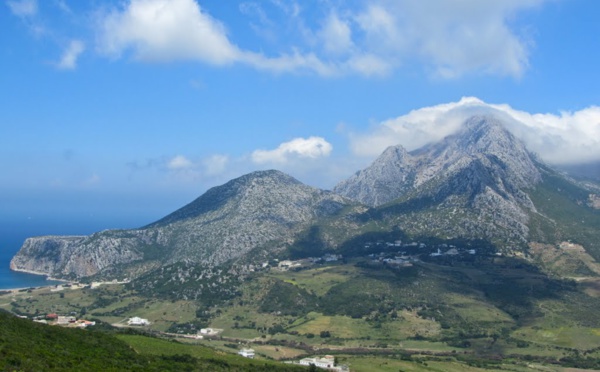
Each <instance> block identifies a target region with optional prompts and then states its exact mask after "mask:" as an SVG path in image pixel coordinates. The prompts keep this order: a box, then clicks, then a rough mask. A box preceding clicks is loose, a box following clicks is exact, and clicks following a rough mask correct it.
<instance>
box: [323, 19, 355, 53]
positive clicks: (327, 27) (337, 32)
mask: <svg viewBox="0 0 600 372" xmlns="http://www.w3.org/2000/svg"><path fill="white" fill-rule="evenodd" d="M320 37H321V40H322V42H323V44H324V45H323V47H324V48H325V51H327V52H328V53H332V54H345V53H348V52H351V51H352V49H353V48H354V43H353V42H352V30H351V29H350V25H349V24H348V23H347V22H346V21H344V20H341V19H340V18H339V17H338V15H337V14H336V13H331V14H330V15H329V17H328V18H327V19H326V20H325V24H324V25H323V28H322V30H321V32H320Z"/></svg>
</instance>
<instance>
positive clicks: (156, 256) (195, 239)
mask: <svg viewBox="0 0 600 372" xmlns="http://www.w3.org/2000/svg"><path fill="white" fill-rule="evenodd" d="M348 204H349V202H348V201H347V200H346V199H344V198H343V197H341V196H338V195H335V194H333V193H331V192H327V191H322V190H318V189H315V188H312V187H310V186H306V185H304V184H302V183H300V182H299V181H297V180H296V179H294V178H292V177H290V176H288V175H286V174H284V173H281V172H279V171H260V172H254V173H251V174H248V175H245V176H242V177H240V178H237V179H234V180H232V181H229V182H227V183H226V184H224V185H222V186H218V187H214V188H212V189H210V190H208V191H207V192H206V193H205V194H204V195H202V196H200V197H199V198H198V199H196V200H195V201H193V202H191V203H190V204H188V205H186V206H184V207H183V208H181V209H179V210H177V211H175V212H174V213H172V214H170V215H168V216H166V217H165V218H163V219H161V220H159V221H157V222H155V223H153V224H150V225H148V226H146V227H144V228H141V229H137V230H123V231H104V232H100V233H96V234H93V235H90V236H87V237H56V236H52V237H37V238H30V239H28V240H27V241H26V242H25V244H24V245H23V247H22V248H21V250H20V251H19V252H18V253H17V255H16V256H15V257H14V258H13V260H12V261H11V268H12V269H14V270H29V271H35V272H39V273H44V274H49V275H52V276H56V277H78V278H80V277H86V276H91V275H95V274H98V273H103V274H105V275H107V276H111V277H123V275H124V274H127V275H128V276H138V275H140V274H142V273H143V272H146V271H148V270H150V269H153V268H157V267H160V266H162V265H167V264H172V263H175V262H180V261H186V262H196V263H201V264H204V265H208V266H215V265H219V264H221V263H223V262H226V261H228V260H231V259H234V258H237V257H240V256H242V255H244V254H245V253H247V252H249V251H250V250H252V249H256V248H260V247H264V246H267V245H268V246H269V247H270V250H273V249H275V250H276V249H278V247H279V246H283V245H285V244H289V243H290V242H291V240H292V239H293V236H294V234H295V233H297V232H298V231H300V230H302V229H303V228H305V227H306V226H308V225H309V224H311V223H312V222H313V221H314V220H315V219H318V218H320V217H324V216H330V215H334V214H335V213H337V212H339V211H340V210H341V209H343V208H344V207H346V206H347V205H348Z"/></svg>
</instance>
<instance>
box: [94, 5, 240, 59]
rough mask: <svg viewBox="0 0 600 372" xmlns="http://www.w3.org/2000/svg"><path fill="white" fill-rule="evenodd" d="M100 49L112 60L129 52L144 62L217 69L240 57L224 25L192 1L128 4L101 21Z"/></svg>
mask: <svg viewBox="0 0 600 372" xmlns="http://www.w3.org/2000/svg"><path fill="white" fill-rule="evenodd" d="M100 47H101V50H102V51H103V52H105V53H107V54H109V55H113V56H119V55H121V54H122V53H123V52H124V51H127V50H130V51H131V52H132V53H133V55H134V56H135V58H137V59H140V60H143V61H174V60H182V59H183V60H190V59H191V60H200V61H203V62H207V63H211V64H216V65H222V64H227V63H231V62H234V61H236V60H237V59H238V58H239V54H240V51H239V50H238V49H237V47H236V46H235V45H233V44H231V43H230V42H229V39H228V38H227V35H226V30H225V27H224V26H223V24H221V22H219V21H218V20H216V19H214V18H212V17H211V16H210V15H208V14H207V13H206V12H204V11H203V10H202V9H201V7H200V5H198V3H196V2H195V1H194V0H131V1H130V2H128V3H127V5H126V7H125V8H124V9H120V10H113V11H112V12H110V13H109V14H108V15H106V16H105V17H104V18H103V19H102V20H101V33H100Z"/></svg>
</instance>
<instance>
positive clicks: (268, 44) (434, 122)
mask: <svg viewBox="0 0 600 372" xmlns="http://www.w3.org/2000/svg"><path fill="white" fill-rule="evenodd" d="M599 14H600V2H597V1H589V0H588V1H584V0H547V1H544V0H501V1H500V0H498V1H480V0H431V1H427V2H424V1H419V0H414V1H413V0H396V1H392V0H370V1H366V0H364V1H362V0H351V1H341V0H339V1H338V0H315V1H291V0H290V1H282V0H262V1H217V0H209V1H194V0H119V1H99V0H90V1H76V0H44V1H41V0H38V1H35V0H7V1H5V2H3V3H2V4H0V24H1V26H2V28H1V31H0V57H1V59H0V64H1V66H2V68H1V69H0V102H1V110H0V123H1V124H0V145H1V146H0V174H1V175H2V182H1V183H0V205H1V206H2V207H1V208H2V210H0V221H9V220H10V221H13V222H15V221H17V222H19V221H21V222H23V223H29V222H30V221H32V220H33V221H41V222H39V223H40V224H39V226H42V225H43V224H44V223H47V224H46V225H45V226H46V228H45V229H43V230H44V231H43V232H44V233H48V231H46V230H48V227H47V226H57V225H60V224H61V223H62V222H63V221H64V222H65V223H67V222H68V221H78V222H79V223H81V224H85V223H86V221H87V222H89V223H90V224H91V225H93V226H94V227H99V228H109V227H133V226H139V225H143V224H145V223H149V222H152V221H153V220H155V219H157V218H160V217H162V216H163V215H164V214H166V213H169V212H171V211H173V210H175V209H176V208H178V207H180V206H182V205H183V204H185V203H187V202H189V201H191V200H193V199H194V198H195V197H197V196H199V195H200V194H201V193H202V192H204V191H205V190H206V189H207V188H209V187H212V186H215V185H219V184H222V183H224V182H226V181H227V180H229V179H231V178H234V177H237V176H240V175H242V174H245V173H248V172H250V171H254V170H259V169H272V168H274V169H280V170H282V171H285V172H287V173H289V174H291V175H293V176H295V177H296V178H298V179H300V180H301V181H303V182H305V183H308V184H310V185H312V186H317V187H322V188H331V187H333V185H335V183H337V182H338V181H340V180H342V179H343V178H345V177H347V176H349V175H350V174H352V173H353V172H355V171H356V170H358V169H360V168H362V167H364V166H366V165H367V164H369V162H370V161H372V160H373V158H374V157H375V156H377V154H378V153H380V152H381V151H383V149H384V148H385V146H388V145H391V144H403V145H404V146H405V147H407V148H409V149H413V148H415V147H416V146H419V145H421V144H424V143H426V142H428V141H431V140H435V139H439V138H441V137H443V136H444V135H447V134H449V133H451V132H452V131H453V130H455V129H456V127H457V125H458V124H457V123H459V122H460V120H461V119H462V118H463V117H464V115H466V114H468V113H470V112H472V111H473V110H475V111H478V110H484V111H485V110H496V111H500V112H502V113H504V114H507V115H508V116H509V117H510V118H511V119H514V122H511V123H512V124H511V130H513V131H514V132H515V133H516V134H517V135H519V136H521V138H523V139H524V140H525V141H526V143H527V144H528V146H530V148H531V149H532V150H533V151H535V152H537V153H539V154H540V155H541V156H542V157H543V158H544V159H546V160H547V161H548V162H550V163H557V164H559V163H581V162H586V163H588V162H597V161H600V108H599V107H598V106H599V105H600V88H599V87H600V69H599V68H598V66H600V38H599V37H598V35H600V22H598V21H597V17H598V15H599ZM463 97H465V98H463ZM75 225H77V224H75ZM91 225H90V226H91ZM77 226H78V225H77ZM59 230H60V229H59ZM63 230H64V229H63ZM63 230H61V231H57V232H61V233H62V231H63ZM67 230H68V229H67ZM72 230H76V229H75V228H73V229H72ZM69 231H71V230H69Z"/></svg>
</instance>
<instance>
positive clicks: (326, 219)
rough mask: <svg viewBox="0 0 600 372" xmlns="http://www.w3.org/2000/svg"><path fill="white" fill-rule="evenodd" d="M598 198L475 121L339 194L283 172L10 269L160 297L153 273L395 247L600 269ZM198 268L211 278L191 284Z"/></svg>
mask: <svg viewBox="0 0 600 372" xmlns="http://www.w3.org/2000/svg"><path fill="white" fill-rule="evenodd" d="M599 190H600V188H599V187H598V186H594V185H593V184H591V183H588V184H583V183H579V182H577V181H574V180H572V179H569V178H568V177H566V176H564V175H563V174H561V173H559V172H557V171H555V170H553V169H551V168H550V167H548V166H546V165H544V164H543V163H542V162H541V161H540V160H538V159H537V158H536V157H535V156H534V155H532V154H531V153H529V152H528V151H527V149H526V148H525V146H524V145H523V143H522V142H521V141H519V140H518V139H517V138H515V136H513V135H512V134H511V133H510V132H509V131H508V130H507V129H506V128H505V127H504V125H503V123H502V122H501V120H499V119H498V118H496V117H494V116H491V115H490V116H473V117H471V118H470V119H468V120H467V121H466V122H465V123H464V125H463V126H462V128H461V129H460V130H459V131H458V132H456V133H455V134H452V135H450V136H448V137H446V138H445V139H443V140H442V141H440V142H436V143H431V144H429V145H426V146H424V147H422V148H420V149H417V150H414V151H411V152H407V151H406V150H405V149H404V148H402V147H401V146H394V147H390V148H388V149H387V150H385V151H384V153H383V154H382V155H381V156H380V157H379V158H377V159H376V160H375V161H374V162H373V164H372V165H371V166H369V167H368V168H366V169H364V170H362V171H359V172H358V173H356V174H355V175H354V176H352V177H350V178H349V179H348V180H345V181H343V182H341V183H340V184H339V185H337V186H336V187H335V188H334V191H333V192H330V191H323V190H319V189H315V188H312V187H309V186H306V185H304V184H302V183H301V182H299V181H297V180H295V179H294V178H292V177H290V176H288V175H286V174H283V173H281V172H279V171H261V172H254V173H251V174H248V175H245V176H242V177H239V178H237V179H234V180H232V181H229V182H227V183H226V184H224V185H221V186H218V187H214V188H212V189H210V190H208V191H207V192H206V193H205V194H203V195H202V196H200V197H199V198H198V199H196V200H194V201H193V202H191V203H190V204H188V205H186V206H184V207H183V208H181V209H179V210H177V211H175V212H174V213H172V214H170V215H168V216H166V217H164V218H162V219H161V220H159V221H156V222H155V223H152V224H150V225H148V226H145V227H143V228H140V229H134V230H111V231H103V232H99V233H96V234H93V235H90V236H83V237H56V236H50V237H37V238H30V239H28V240H27V241H26V242H25V244H24V245H23V247H22V248H21V250H20V251H19V252H18V254H17V255H16V256H15V257H14V258H13V260H12V262H11V268H12V269H14V270H26V271H33V272H38V273H43V274H48V275H51V276H55V277H63V278H64V277H74V278H82V277H89V276H93V275H96V276H100V277H105V278H123V277H130V278H131V277H141V276H144V277H145V278H146V279H145V283H146V285H145V287H152V286H153V285H154V284H155V283H156V279H153V278H155V274H153V273H159V272H161V273H163V274H164V273H166V272H168V273H175V272H177V273H178V274H177V275H176V276H169V275H171V274H169V275H167V274H164V275H167V276H169V277H168V278H166V277H165V280H167V281H168V282H169V283H171V284H169V285H174V284H173V283H175V282H177V281H181V280H183V279H181V278H182V277H183V276H187V277H188V279H189V278H192V277H193V278H200V277H202V278H204V277H206V276H207V275H209V274H210V275H212V276H214V275H213V274H214V273H213V271H212V268H215V267H217V266H222V265H223V264H226V263H234V262H237V263H240V264H241V265H246V264H251V263H256V262H258V261H260V260H263V261H264V260H265V259H269V258H275V257H279V258H281V257H289V258H299V257H307V256H318V255H320V254H323V253H325V252H340V253H343V254H344V255H348V254H350V255H352V254H361V252H362V248H361V247H363V248H364V245H365V244H364V242H367V241H373V239H375V240H377V239H388V238H389V239H392V240H394V239H405V238H406V239H410V240H413V241H415V240H417V241H425V240H430V241H431V240H437V241H438V242H439V241H447V242H448V241H459V240H460V241H472V242H473V241H477V242H478V243H477V244H480V245H481V244H484V245H485V246H486V247H487V248H486V249H488V250H491V251H499V252H503V253H507V254H515V255H523V256H526V255H527V254H528V252H529V246H530V244H531V243H532V242H535V243H543V244H560V243H561V242H562V241H567V240H573V241H576V242H577V243H578V244H580V245H581V246H582V247H584V249H585V250H586V251H587V252H588V253H589V254H590V255H591V256H593V258H594V259H596V260H600V246H599V243H598V242H599V241H600V229H598V226H600V214H599V213H600V210H599V209H598V205H599V204H598V200H600V196H599V194H600V191H599ZM388 241H389V240H388ZM174 265H175V266H174ZM197 267H201V269H198V270H200V271H201V274H198V273H196V274H194V275H192V274H190V273H194V272H195V270H196V269H197ZM238 269H239V268H235V269H234V270H233V271H231V273H233V274H231V275H230V276H231V277H232V278H233V277H235V276H236V275H239V271H237V270H238ZM165 270H166V271H165ZM219 270H221V269H219ZM223 270H226V271H227V270H229V269H223ZM240 270H241V269H240ZM227 272H229V271H227ZM184 273H188V274H189V275H187V274H185V275H184ZM163 274H161V275H163ZM164 275H163V276H164ZM210 275H209V276H210ZM215 275H216V274H215ZM212 276H211V277H212ZM217 276H218V275H217ZM206 285H209V284H206ZM210 285H212V284H210ZM194 290H195V289H194ZM194 293H196V292H194ZM194 296H195V295H194Z"/></svg>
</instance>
